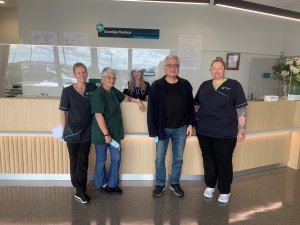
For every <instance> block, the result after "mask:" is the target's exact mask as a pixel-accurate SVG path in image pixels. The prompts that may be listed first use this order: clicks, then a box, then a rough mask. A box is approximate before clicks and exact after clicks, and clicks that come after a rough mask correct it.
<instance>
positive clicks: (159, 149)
mask: <svg viewBox="0 0 300 225" xmlns="http://www.w3.org/2000/svg"><path fill="white" fill-rule="evenodd" d="M186 128H187V127H186V125H185V126H183V127H180V128H165V134H166V137H167V138H166V139H164V140H158V142H157V144H156V159H155V168H156V184H157V185H161V186H163V185H165V183H166V154H167V149H168V145H169V140H170V138H171V142H172V152H173V163H172V173H171V178H170V180H171V184H179V180H180V176H181V169H182V163H183V151H184V146H185V142H186Z"/></svg>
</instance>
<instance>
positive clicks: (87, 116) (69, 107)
mask: <svg viewBox="0 0 300 225" xmlns="http://www.w3.org/2000/svg"><path fill="white" fill-rule="evenodd" d="M73 73H74V77H75V78H76V83H75V84H73V85H71V86H69V87H66V88H64V89H63V91H62V95H61V100H60V105H59V109H60V110H61V124H62V128H63V136H62V138H63V140H64V141H66V142H67V146H68V151H69V157H70V173H71V182H72V185H73V187H74V188H75V198H76V199H78V200H79V201H80V202H81V203H83V204H85V203H87V202H88V201H89V200H90V197H89V196H88V195H87V194H86V182H87V169H88V159H89V152H90V147H91V125H92V114H91V103H90V97H91V94H92V93H93V91H94V90H95V89H96V88H97V87H96V85H95V84H89V83H87V82H86V81H87V77H88V73H87V68H86V66H85V65H84V64H82V63H76V64H74V66H73Z"/></svg>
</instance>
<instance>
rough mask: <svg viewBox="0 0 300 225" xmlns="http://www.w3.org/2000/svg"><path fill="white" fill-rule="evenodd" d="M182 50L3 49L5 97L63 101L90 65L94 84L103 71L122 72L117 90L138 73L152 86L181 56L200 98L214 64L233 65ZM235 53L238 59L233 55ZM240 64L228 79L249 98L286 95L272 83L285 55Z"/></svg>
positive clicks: (248, 56)
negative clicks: (78, 70)
mask: <svg viewBox="0 0 300 225" xmlns="http://www.w3.org/2000/svg"><path fill="white" fill-rule="evenodd" d="M180 52H181V51H178V50H177V49H147V48H145V49H141V48H113V47H111V48H108V47H70V46H41V45H17V44H11V45H5V44H0V73H1V74H0V79H1V85H0V96H1V97H19V96H28V97H37V96H38V97H49V96H57V97H58V96H60V95H61V91H62V89H63V87H66V86H69V85H71V84H72V83H74V82H76V80H75V78H74V76H73V71H72V68H73V64H74V63H76V62H82V63H84V64H85V65H86V66H87V68H88V73H89V78H94V79H100V73H101V71H102V69H103V68H105V67H111V68H113V69H114V70H115V71H116V75H117V82H116V85H115V86H116V88H118V89H119V90H120V91H122V90H123V89H124V87H125V86H126V84H127V82H128V80H129V79H130V71H131V70H132V69H142V70H144V74H145V80H146V81H148V82H150V84H151V83H152V82H153V81H154V80H156V79H159V78H161V77H162V76H163V75H164V70H163V60H164V58H165V57H166V56H167V55H170V54H175V55H179V57H180V59H181V70H180V74H179V75H180V76H181V77H183V78H185V79H187V80H189V81H190V82H191V84H192V86H193V91H194V94H196V92H197V90H198V88H199V86H200V84H201V83H202V82H203V81H205V80H208V79H211V75H210V72H209V68H210V63H211V61H212V60H213V59H215V58H216V57H217V56H220V57H223V59H224V61H226V59H227V54H228V53H230V51H229V52H223V51H204V50H202V51H201V52H200V54H198V55H200V57H198V56H196V57H198V58H193V54H190V55H189V54H187V51H185V54H184V55H182V56H180ZM231 53H234V51H232V52H231ZM239 55H240V57H239V62H238V63H239V64H238V67H237V68H235V69H234V70H227V71H226V76H227V77H229V78H232V79H236V80H238V81H239V82H240V83H241V84H242V86H243V88H244V91H245V94H246V96H247V98H248V99H249V100H250V99H251V100H252V99H261V98H262V97H263V96H264V95H280V90H281V89H280V85H279V82H278V81H277V80H273V79H272V66H273V65H274V64H275V62H276V59H277V58H278V57H279V55H267V54H255V53H243V52H241V53H239Z"/></svg>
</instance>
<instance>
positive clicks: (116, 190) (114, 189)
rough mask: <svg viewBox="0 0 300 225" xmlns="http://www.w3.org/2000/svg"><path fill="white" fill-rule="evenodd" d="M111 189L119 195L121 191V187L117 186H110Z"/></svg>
mask: <svg viewBox="0 0 300 225" xmlns="http://www.w3.org/2000/svg"><path fill="white" fill-rule="evenodd" d="M111 189H112V192H113V193H115V194H118V195H121V194H122V193H123V191H122V189H121V188H119V187H118V186H117V187H114V188H111Z"/></svg>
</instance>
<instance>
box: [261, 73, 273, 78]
mask: <svg viewBox="0 0 300 225" xmlns="http://www.w3.org/2000/svg"><path fill="white" fill-rule="evenodd" d="M270 77H271V74H270V73H262V78H270Z"/></svg>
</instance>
